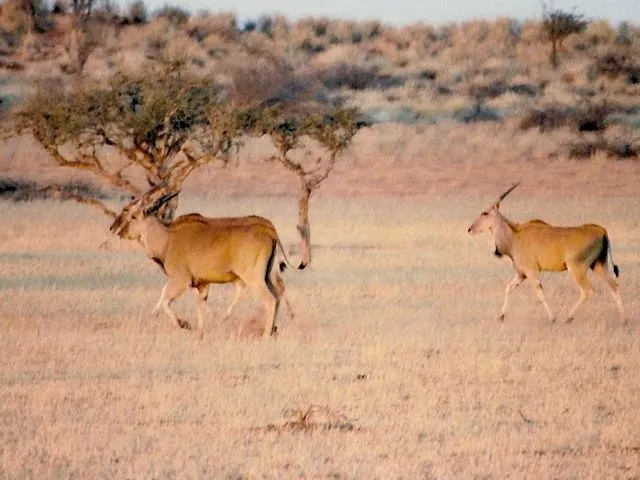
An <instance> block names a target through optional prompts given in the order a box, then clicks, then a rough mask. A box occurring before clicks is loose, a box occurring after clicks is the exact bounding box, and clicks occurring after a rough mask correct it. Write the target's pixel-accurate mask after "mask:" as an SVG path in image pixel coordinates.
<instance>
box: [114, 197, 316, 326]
mask: <svg viewBox="0 0 640 480" xmlns="http://www.w3.org/2000/svg"><path fill="white" fill-rule="evenodd" d="M177 194H178V192H175V193H171V194H165V195H162V196H161V197H159V198H157V199H154V200H153V201H152V202H151V204H150V205H149V206H145V201H144V199H141V200H138V201H134V202H132V203H131V204H129V205H128V206H127V207H125V208H124V209H123V212H122V213H121V214H120V215H119V216H118V217H117V218H116V219H115V221H114V222H113V224H112V225H111V232H112V233H115V234H117V235H118V236H120V237H122V238H128V239H132V240H139V241H140V242H141V243H142V245H143V246H144V248H145V250H146V251H147V254H148V255H149V257H151V258H152V259H153V260H154V261H155V262H156V263H158V264H159V265H160V266H161V268H162V269H163V270H164V272H165V274H166V275H167V277H168V281H167V283H166V285H165V286H164V288H163V289H162V293H161V295H160V300H159V301H158V304H157V305H156V307H155V308H154V312H155V313H157V312H158V311H159V309H160V308H162V309H163V310H164V311H165V313H166V314H167V315H168V316H169V318H170V319H171V320H172V321H173V323H174V324H175V325H177V326H179V327H180V328H190V327H189V323H188V322H186V321H184V320H181V319H178V317H177V316H176V315H175V313H174V312H173V311H172V310H171V307H170V305H171V302H173V300H175V299H176V298H177V297H178V296H179V295H181V294H182V293H183V292H184V291H185V290H187V289H188V288H190V287H192V288H196V289H197V290H198V305H197V307H198V332H199V336H200V337H201V338H202V336H203V323H204V311H205V306H206V300H207V295H208V291H209V284H211V283H234V284H235V285H236V287H237V291H236V297H235V299H234V301H233V303H232V304H231V306H230V307H229V309H228V310H227V314H229V313H230V311H231V310H232V309H233V306H234V305H235V304H236V303H237V301H238V300H239V298H240V297H241V295H242V293H243V291H244V289H245V287H248V288H249V289H250V290H251V291H252V292H253V293H254V294H255V295H256V296H257V297H258V298H259V299H260V300H261V301H262V303H263V305H264V306H265V309H266V312H267V320H266V324H265V330H264V337H269V336H270V335H272V334H273V333H275V331H276V326H275V317H276V314H277V310H278V306H279V304H280V301H281V299H282V298H283V295H284V282H283V281H282V279H281V277H280V276H279V275H278V274H277V273H276V272H275V271H274V270H273V265H274V261H275V258H276V255H277V253H278V252H279V253H280V254H281V255H282V258H284V261H285V262H286V264H289V265H291V264H290V263H289V260H288V259H287V256H286V254H285V252H284V248H283V246H282V243H281V242H280V239H279V237H278V234H277V232H276V230H275V227H274V226H273V224H272V223H271V222H270V221H269V220H267V219H265V218H262V217H256V216H251V217H235V218H206V217H203V216H201V215H198V214H189V215H184V216H182V217H179V218H178V219H176V220H175V221H174V222H173V223H170V224H168V225H166V224H164V223H163V222H162V221H161V220H160V219H158V218H157V217H156V216H155V213H157V211H158V210H159V209H160V208H161V207H162V205H164V204H165V203H166V202H168V201H169V200H171V199H172V198H173V197H174V196H176V195H177ZM154 198H155V197H154ZM304 267H305V265H304V264H303V263H301V264H300V265H299V266H298V269H303V268H304ZM280 268H281V269H282V268H283V265H282V264H281V267H280Z"/></svg>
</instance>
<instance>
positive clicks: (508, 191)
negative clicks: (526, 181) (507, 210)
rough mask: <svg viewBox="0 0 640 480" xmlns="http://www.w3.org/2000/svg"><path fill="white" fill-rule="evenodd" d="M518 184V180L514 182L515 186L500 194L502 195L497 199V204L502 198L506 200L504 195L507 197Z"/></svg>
mask: <svg viewBox="0 0 640 480" xmlns="http://www.w3.org/2000/svg"><path fill="white" fill-rule="evenodd" d="M518 185H520V182H516V183H514V184H513V186H512V187H511V188H510V189H509V190H507V191H506V192H504V193H503V194H502V195H500V197H498V200H497V201H496V205H499V204H500V202H501V201H502V200H504V197H506V196H507V195H509V194H510V193H511V192H512V191H513V190H514V189H515V188H516V187H517V186H518Z"/></svg>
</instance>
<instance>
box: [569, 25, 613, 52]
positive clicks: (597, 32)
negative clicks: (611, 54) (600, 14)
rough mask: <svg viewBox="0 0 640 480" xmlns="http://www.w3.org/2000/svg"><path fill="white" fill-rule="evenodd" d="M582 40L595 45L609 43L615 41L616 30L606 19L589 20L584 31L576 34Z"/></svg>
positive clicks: (592, 45)
mask: <svg viewBox="0 0 640 480" xmlns="http://www.w3.org/2000/svg"><path fill="white" fill-rule="evenodd" d="M576 37H577V38H579V39H580V41H582V40H583V39H584V41H586V43H587V45H589V46H591V47H595V46H598V45H608V44H611V43H613V41H614V39H615V32H614V31H613V29H612V28H611V25H610V24H609V22H607V21H606V20H594V21H591V22H589V24H588V25H587V27H586V28H585V29H584V31H583V32H582V33H581V34H579V35H576Z"/></svg>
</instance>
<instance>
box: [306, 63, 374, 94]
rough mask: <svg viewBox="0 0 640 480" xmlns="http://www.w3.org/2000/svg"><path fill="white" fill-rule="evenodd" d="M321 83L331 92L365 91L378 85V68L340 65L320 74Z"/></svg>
mask: <svg viewBox="0 0 640 480" xmlns="http://www.w3.org/2000/svg"><path fill="white" fill-rule="evenodd" d="M318 77H319V79H320V81H321V82H322V83H323V84H324V86H325V87H327V88H329V89H331V90H337V89H339V88H349V89H351V90H365V89H367V88H375V87H376V86H377V85H378V69H377V67H360V66H357V65H347V64H346V63H339V64H337V65H334V66H332V67H329V68H327V69H325V70H323V71H321V72H320V73H319V74H318Z"/></svg>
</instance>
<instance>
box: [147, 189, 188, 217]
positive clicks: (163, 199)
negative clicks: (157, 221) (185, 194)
mask: <svg viewBox="0 0 640 480" xmlns="http://www.w3.org/2000/svg"><path fill="white" fill-rule="evenodd" d="M179 194H180V190H178V191H176V192H173V193H167V194H165V195H163V196H161V197H160V198H159V199H158V200H156V201H155V202H154V203H153V205H151V206H150V207H149V208H148V209H147V210H146V211H145V214H146V215H149V214H151V213H154V212H157V211H158V209H159V208H160V207H161V206H162V205H164V204H165V203H167V202H168V201H169V200H171V199H172V198H173V197H176V196H177V195H179Z"/></svg>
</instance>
